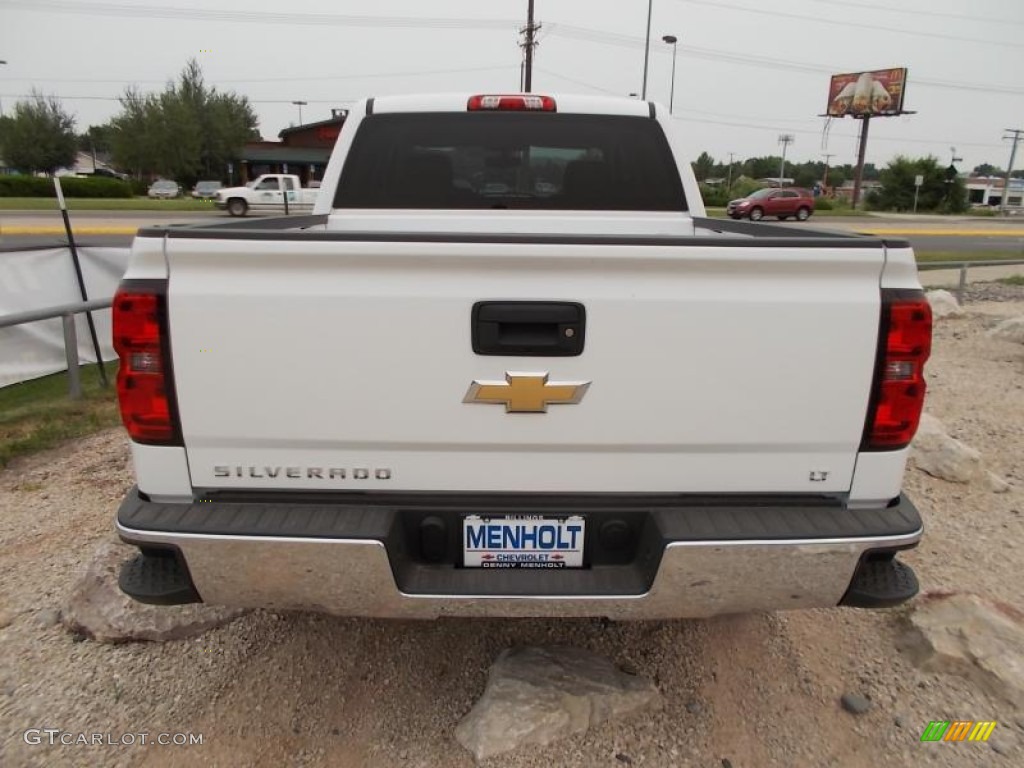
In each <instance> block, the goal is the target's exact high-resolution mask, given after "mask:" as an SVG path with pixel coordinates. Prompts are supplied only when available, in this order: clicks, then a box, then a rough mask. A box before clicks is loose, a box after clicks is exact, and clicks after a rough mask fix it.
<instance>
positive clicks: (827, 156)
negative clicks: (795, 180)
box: [821, 152, 836, 192]
mask: <svg viewBox="0 0 1024 768" xmlns="http://www.w3.org/2000/svg"><path fill="white" fill-rule="evenodd" d="M835 156H836V155H835V153H834V152H826V153H824V154H823V155H822V157H824V158H825V178H823V179H822V180H821V186H822V192H824V191H825V190H826V189H828V165H829V163H828V161H829V160H831V159H832V158H833V157H835Z"/></svg>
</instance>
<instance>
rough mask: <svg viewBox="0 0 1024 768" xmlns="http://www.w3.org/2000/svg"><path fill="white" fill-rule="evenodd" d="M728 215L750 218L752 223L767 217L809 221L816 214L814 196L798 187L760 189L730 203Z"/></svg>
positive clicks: (727, 210) (780, 219) (727, 209)
mask: <svg viewBox="0 0 1024 768" xmlns="http://www.w3.org/2000/svg"><path fill="white" fill-rule="evenodd" d="M726 213H728V214H729V215H730V216H731V217H732V218H734V219H742V218H749V219H750V220H751V221H760V220H761V219H763V218H764V217H765V216H777V217H778V219H779V221H785V220H786V219H788V218H789V217H790V216H793V217H794V218H796V219H798V220H800V221H807V219H809V218H810V217H811V214H812V213H814V195H812V194H811V193H810V191H809V190H806V189H799V188H796V187H790V188H789V189H774V188H773V189H759V190H757V192H754V193H753V194H750V195H747V196H746V197H742V198H740V199H739V200H732V201H730V202H729V206H728V207H727V208H726Z"/></svg>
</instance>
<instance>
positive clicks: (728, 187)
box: [725, 152, 735, 194]
mask: <svg viewBox="0 0 1024 768" xmlns="http://www.w3.org/2000/svg"><path fill="white" fill-rule="evenodd" d="M734 154H735V153H734V152H730V153H729V179H728V181H726V182H725V194H729V193H730V192H732V158H733V155H734Z"/></svg>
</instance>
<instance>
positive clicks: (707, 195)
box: [700, 184, 730, 208]
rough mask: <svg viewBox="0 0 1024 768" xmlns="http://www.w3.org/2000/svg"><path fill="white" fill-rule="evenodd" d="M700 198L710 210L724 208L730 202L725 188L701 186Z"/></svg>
mask: <svg viewBox="0 0 1024 768" xmlns="http://www.w3.org/2000/svg"><path fill="white" fill-rule="evenodd" d="M700 196H701V197H702V198H703V199H704V205H705V206H707V207H708V208H724V207H725V206H726V205H727V204H728V202H729V200H730V197H729V194H728V193H727V192H726V190H725V187H710V186H708V185H707V184H701V185H700Z"/></svg>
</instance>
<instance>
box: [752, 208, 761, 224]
mask: <svg viewBox="0 0 1024 768" xmlns="http://www.w3.org/2000/svg"><path fill="white" fill-rule="evenodd" d="M763 218H764V211H763V210H761V209H760V208H751V209H750V220H751V221H760V220H761V219H763Z"/></svg>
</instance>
